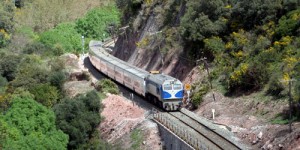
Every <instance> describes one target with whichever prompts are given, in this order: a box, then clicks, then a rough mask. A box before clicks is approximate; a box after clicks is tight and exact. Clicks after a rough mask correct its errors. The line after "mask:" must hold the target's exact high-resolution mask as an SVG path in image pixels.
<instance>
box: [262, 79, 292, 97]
mask: <svg viewBox="0 0 300 150" xmlns="http://www.w3.org/2000/svg"><path fill="white" fill-rule="evenodd" d="M281 76H282V74H273V76H272V77H271V78H270V81H269V83H268V87H267V88H268V89H267V91H266V94H268V95H272V96H275V97H278V98H279V97H282V96H286V94H287V92H286V91H285V87H284V85H283V83H282V82H281V81H280V79H281Z"/></svg>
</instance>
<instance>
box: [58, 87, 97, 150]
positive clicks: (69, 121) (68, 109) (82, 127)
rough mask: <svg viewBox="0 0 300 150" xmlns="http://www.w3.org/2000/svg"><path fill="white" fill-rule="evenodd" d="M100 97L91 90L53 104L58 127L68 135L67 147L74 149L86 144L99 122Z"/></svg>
mask: <svg viewBox="0 0 300 150" xmlns="http://www.w3.org/2000/svg"><path fill="white" fill-rule="evenodd" d="M100 106H101V105H100V99H99V97H98V95H97V92H95V91H92V92H89V93H87V94H86V95H80V96H78V97H76V98H74V99H65V100H64V101H62V102H61V103H59V104H57V105H55V106H54V108H53V109H54V112H55V114H56V117H57V120H56V124H57V126H58V128H60V129H61V130H62V131H64V132H65V133H67V134H68V135H69V137H70V141H69V143H68V148H69V149H76V148H79V147H81V146H82V145H84V144H86V143H87V142H88V141H89V138H90V137H91V135H92V134H93V132H94V131H95V128H96V127H97V125H99V123H100V115H99V110H100Z"/></svg>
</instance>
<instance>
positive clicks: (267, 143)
mask: <svg viewBox="0 0 300 150" xmlns="http://www.w3.org/2000/svg"><path fill="white" fill-rule="evenodd" d="M270 142H271V141H270V140H268V141H267V142H266V143H265V144H264V146H263V147H261V149H268V146H269V145H270Z"/></svg>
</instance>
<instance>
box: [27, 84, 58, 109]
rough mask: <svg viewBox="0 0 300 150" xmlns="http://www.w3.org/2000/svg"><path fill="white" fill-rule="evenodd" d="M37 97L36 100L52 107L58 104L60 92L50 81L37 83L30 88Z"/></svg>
mask: <svg viewBox="0 0 300 150" xmlns="http://www.w3.org/2000/svg"><path fill="white" fill-rule="evenodd" d="M29 91H30V93H32V94H33V95H34V97H35V100H36V101H37V102H39V103H41V104H43V105H44V106H46V107H52V106H53V105H54V104H56V102H57V100H58V97H59V94H58V90H57V88H56V87H54V86H51V85H50V84H49V83H46V84H37V85H34V86H33V87H30V89H29Z"/></svg>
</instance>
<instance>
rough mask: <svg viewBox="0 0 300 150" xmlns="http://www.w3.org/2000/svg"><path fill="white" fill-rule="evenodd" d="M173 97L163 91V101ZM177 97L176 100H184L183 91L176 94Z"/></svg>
mask: <svg viewBox="0 0 300 150" xmlns="http://www.w3.org/2000/svg"><path fill="white" fill-rule="evenodd" d="M171 97H172V95H171V94H170V93H168V92H166V91H163V94H162V98H163V99H168V98H171ZM175 97H176V98H183V90H181V91H178V92H177V93H176V94H175Z"/></svg>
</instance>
